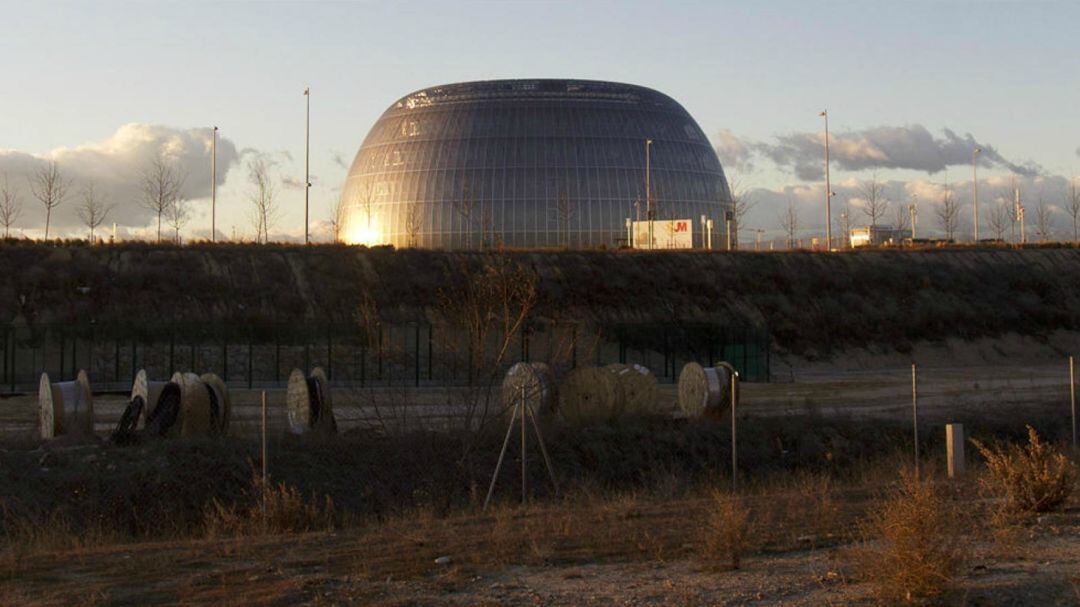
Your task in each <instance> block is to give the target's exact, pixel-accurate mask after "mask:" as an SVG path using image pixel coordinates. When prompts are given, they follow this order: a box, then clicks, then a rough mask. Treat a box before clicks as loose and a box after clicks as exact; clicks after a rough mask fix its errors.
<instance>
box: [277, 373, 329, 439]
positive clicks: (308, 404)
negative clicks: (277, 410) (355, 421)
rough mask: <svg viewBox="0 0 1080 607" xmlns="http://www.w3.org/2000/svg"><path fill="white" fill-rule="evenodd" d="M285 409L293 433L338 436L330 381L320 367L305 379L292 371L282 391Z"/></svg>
mask: <svg viewBox="0 0 1080 607" xmlns="http://www.w3.org/2000/svg"><path fill="white" fill-rule="evenodd" d="M285 407H286V410H287V412H288V417H289V431H290V432H292V433H293V434H321V435H330V434H336V433H337V420H336V419H335V418H334V408H333V402H332V399H331V394H330V381H329V380H328V379H327V377H326V372H325V371H323V370H322V368H321V367H316V368H315V369H313V370H312V371H311V375H309V376H307V377H304V372H303V371H301V370H300V369H293V370H292V373H290V374H289V385H288V387H287V388H286V390H285Z"/></svg>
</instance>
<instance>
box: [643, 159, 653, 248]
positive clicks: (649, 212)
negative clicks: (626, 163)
mask: <svg viewBox="0 0 1080 607" xmlns="http://www.w3.org/2000/svg"><path fill="white" fill-rule="evenodd" d="M651 149H652V139H646V140H645V219H647V220H648V221H649V250H652V248H653V208H652V183H651V177H652V170H651V169H652V167H651V166H650V165H649V159H650V156H649V154H650V150H651Z"/></svg>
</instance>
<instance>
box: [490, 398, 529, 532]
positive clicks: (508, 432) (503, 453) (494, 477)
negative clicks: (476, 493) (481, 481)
mask: <svg viewBox="0 0 1080 607" xmlns="http://www.w3.org/2000/svg"><path fill="white" fill-rule="evenodd" d="M522 413H524V412H522ZM517 414H518V406H517V405H516V404H515V405H514V408H513V410H512V411H511V413H510V423H509V424H507V426H506V438H504V439H503V444H502V450H501V451H499V461H498V462H497V463H496V464H495V472H493V473H492V474H491V484H490V485H488V492H487V497H485V498H484V511H487V508H488V504H490V503H491V496H492V494H494V493H495V481H496V480H497V479H498V478H499V471H500V470H502V464H503V458H505V457H506V447H507V446H508V445H509V444H510V435H511V434H513V432H514V418H515V417H517Z"/></svg>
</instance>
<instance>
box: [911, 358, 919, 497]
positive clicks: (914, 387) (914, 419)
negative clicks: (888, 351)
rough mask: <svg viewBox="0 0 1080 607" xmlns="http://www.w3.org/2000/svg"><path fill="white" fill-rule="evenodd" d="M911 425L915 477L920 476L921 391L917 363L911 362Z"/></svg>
mask: <svg viewBox="0 0 1080 607" xmlns="http://www.w3.org/2000/svg"><path fill="white" fill-rule="evenodd" d="M911 427H912V429H913V430H914V434H915V478H919V391H918V384H917V383H916V379H915V363H911Z"/></svg>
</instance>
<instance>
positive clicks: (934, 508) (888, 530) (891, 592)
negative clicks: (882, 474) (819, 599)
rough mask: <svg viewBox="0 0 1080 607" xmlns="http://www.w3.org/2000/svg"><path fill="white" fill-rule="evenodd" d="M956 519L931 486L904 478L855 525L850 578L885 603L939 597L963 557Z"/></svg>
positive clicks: (945, 500) (944, 500) (948, 585)
mask: <svg viewBox="0 0 1080 607" xmlns="http://www.w3.org/2000/svg"><path fill="white" fill-rule="evenodd" d="M957 515H958V513H957V510H956V508H955V506H954V505H953V504H952V503H951V502H950V501H949V500H948V498H947V497H946V496H945V495H944V494H943V493H942V492H941V490H940V489H939V488H938V487H936V486H935V485H934V483H933V482H931V481H924V480H919V479H918V478H917V477H915V476H914V475H912V474H910V473H905V474H904V475H903V478H902V480H901V483H900V485H899V486H898V487H897V488H896V489H895V490H894V491H893V492H892V493H891V494H890V495H887V496H885V497H884V498H883V499H881V500H880V501H879V502H878V503H877V504H875V505H874V507H872V509H871V511H870V513H869V514H868V516H867V518H866V519H865V520H863V521H862V523H861V524H860V527H859V530H860V532H861V535H862V537H863V540H862V542H861V543H860V544H859V545H857V546H856V547H855V548H853V549H852V550H851V552H850V554H849V556H850V557H851V558H852V564H853V567H854V569H855V572H856V573H857V574H858V575H859V576H860V577H862V578H864V579H866V580H867V581H869V582H870V583H871V584H873V585H874V586H875V588H876V590H877V594H878V598H879V599H880V600H881V601H882V602H884V603H895V602H916V601H920V600H924V599H929V598H933V597H936V596H939V595H941V594H942V593H943V592H945V591H946V590H947V589H948V588H949V587H950V586H951V585H952V583H953V580H954V576H955V575H956V573H957V571H958V570H959V568H960V566H961V564H962V562H963V560H964V556H965V553H966V547H965V545H964V543H963V541H962V537H961V536H960V533H959V528H960V525H959V524H958V516H957Z"/></svg>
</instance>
